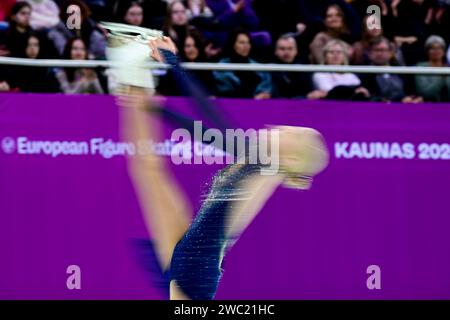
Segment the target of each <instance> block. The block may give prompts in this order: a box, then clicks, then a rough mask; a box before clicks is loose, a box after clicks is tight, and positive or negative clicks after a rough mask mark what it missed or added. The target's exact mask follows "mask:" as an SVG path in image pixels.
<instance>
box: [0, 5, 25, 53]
mask: <svg viewBox="0 0 450 320" xmlns="http://www.w3.org/2000/svg"><path fill="white" fill-rule="evenodd" d="M30 16H31V6H30V5H29V4H28V3H26V2H18V3H16V4H15V5H14V6H13V7H12V9H11V15H10V16H9V18H8V20H9V28H8V29H7V30H6V31H4V32H3V33H2V34H0V44H3V47H2V48H1V49H2V54H3V55H9V56H11V57H17V56H19V55H20V54H21V53H22V52H24V50H25V47H26V46H27V41H28V37H29V35H30V33H31V27H30Z"/></svg>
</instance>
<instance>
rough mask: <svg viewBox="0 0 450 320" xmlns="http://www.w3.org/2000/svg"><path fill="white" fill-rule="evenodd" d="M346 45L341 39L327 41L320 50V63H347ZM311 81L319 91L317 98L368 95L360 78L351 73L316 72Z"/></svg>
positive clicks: (350, 97)
mask: <svg viewBox="0 0 450 320" xmlns="http://www.w3.org/2000/svg"><path fill="white" fill-rule="evenodd" d="M347 46H348V45H347V44H346V43H345V42H343V41H341V40H330V41H329V42H327V44H326V45H325V47H324V48H323V51H322V57H321V64H326V65H339V66H343V65H348V54H347V52H348V47H347ZM313 83H314V86H315V88H316V90H318V92H319V93H321V94H320V95H319V96H318V98H321V97H327V98H329V99H362V98H363V97H366V98H367V97H368V96H369V93H368V91H367V90H366V89H365V88H362V87H361V80H360V79H359V78H358V77H357V76H356V75H355V74H353V73H335V72H316V73H314V75H313ZM316 93H317V92H316ZM310 98H312V96H310Z"/></svg>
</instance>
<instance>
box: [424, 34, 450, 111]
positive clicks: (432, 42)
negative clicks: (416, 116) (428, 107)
mask: <svg viewBox="0 0 450 320" xmlns="http://www.w3.org/2000/svg"><path fill="white" fill-rule="evenodd" d="M445 48H446V44H445V41H444V39H442V37H440V36H434V35H433V36H430V37H428V39H427V40H426V41H425V52H426V55H427V57H428V61H426V62H422V63H419V64H418V66H423V67H448V64H447V63H446V61H445ZM415 78H416V90H417V94H418V95H420V96H422V97H423V98H424V100H425V101H435V102H440V101H449V100H450V77H449V76H444V75H416V77H415Z"/></svg>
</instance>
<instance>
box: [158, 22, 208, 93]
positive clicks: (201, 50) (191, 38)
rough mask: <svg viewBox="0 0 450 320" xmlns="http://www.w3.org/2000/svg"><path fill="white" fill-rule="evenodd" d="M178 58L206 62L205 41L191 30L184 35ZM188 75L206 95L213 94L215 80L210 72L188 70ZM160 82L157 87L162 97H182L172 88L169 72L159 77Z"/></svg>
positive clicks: (186, 60) (185, 60)
mask: <svg viewBox="0 0 450 320" xmlns="http://www.w3.org/2000/svg"><path fill="white" fill-rule="evenodd" d="M180 58H181V60H182V61H184V62H207V61H208V59H207V57H206V54H205V40H204V39H203V37H202V35H201V34H200V33H199V32H198V31H196V30H192V31H189V32H188V33H187V34H186V38H185V40H184V46H183V50H182V51H180ZM189 73H190V74H191V75H192V78H193V79H194V80H197V81H198V82H199V83H198V84H199V86H200V87H201V88H202V89H204V90H205V91H206V92H205V94H207V95H214V94H215V91H216V89H215V79H214V77H213V74H212V71H210V70H190V71H189ZM159 80H160V82H159V86H158V92H159V93H160V94H163V95H171V96H175V95H183V93H181V92H179V90H177V88H176V86H174V85H173V84H174V79H173V74H172V72H171V71H170V70H168V71H167V73H166V74H165V75H164V76H161V77H160V79H159Z"/></svg>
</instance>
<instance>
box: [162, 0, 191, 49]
mask: <svg viewBox="0 0 450 320" xmlns="http://www.w3.org/2000/svg"><path fill="white" fill-rule="evenodd" d="M192 28H193V27H192V26H189V20H188V16H187V9H186V7H185V6H184V4H183V2H181V1H178V0H175V1H173V2H171V3H170V4H169V6H168V7H167V15H166V20H165V22H164V27H163V31H164V33H166V34H167V35H168V36H169V37H170V38H171V39H172V40H173V41H174V42H175V44H176V46H177V48H178V50H179V51H182V50H183V46H184V40H185V38H186V34H187V33H188V31H189V30H190V29H192Z"/></svg>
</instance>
